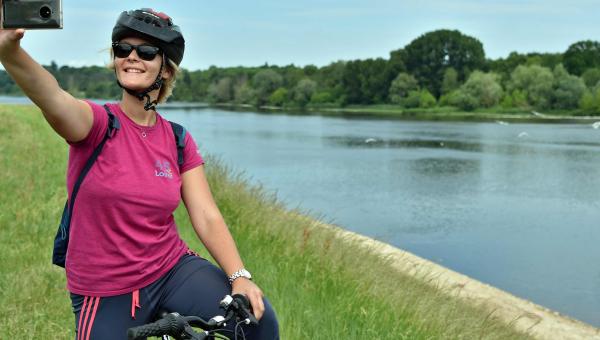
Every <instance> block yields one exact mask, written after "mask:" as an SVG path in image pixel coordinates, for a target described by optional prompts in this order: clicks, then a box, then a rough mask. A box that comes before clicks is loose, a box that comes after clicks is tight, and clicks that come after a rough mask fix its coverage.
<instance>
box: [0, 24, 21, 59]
mask: <svg viewBox="0 0 600 340" xmlns="http://www.w3.org/2000/svg"><path fill="white" fill-rule="evenodd" d="M24 35H25V30H24V29H22V28H19V29H16V30H5V29H0V58H2V59H4V58H5V57H6V56H7V55H8V54H9V53H11V52H13V51H15V50H16V49H17V48H18V47H19V46H20V42H21V39H22V38H23V36H24Z"/></svg>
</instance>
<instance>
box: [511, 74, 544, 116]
mask: <svg viewBox="0 0 600 340" xmlns="http://www.w3.org/2000/svg"><path fill="white" fill-rule="evenodd" d="M553 85H554V76H553V74H552V71H550V69H548V68H547V67H542V66H538V65H531V66H524V65H519V66H517V68H516V69H515V70H514V71H513V72H512V73H511V79H510V82H509V90H510V91H511V92H512V91H514V90H519V91H523V92H525V93H527V102H528V103H529V104H530V105H533V106H535V107H539V108H549V107H550V104H551V97H552V92H553Z"/></svg>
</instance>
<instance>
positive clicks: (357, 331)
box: [0, 106, 527, 340]
mask: <svg viewBox="0 0 600 340" xmlns="http://www.w3.org/2000/svg"><path fill="white" fill-rule="evenodd" d="M0 121H2V124H1V125H0V169H2V177H1V179H0V204H1V207H2V208H1V209H0V228H1V229H0V242H1V244H2V247H0V258H1V259H2V261H0V301H2V308H0V330H1V332H2V336H1V338H3V339H4V338H6V339H48V338H53V339H72V338H73V331H72V328H73V322H74V321H73V316H72V313H71V308H70V300H69V297H68V293H67V292H66V291H65V289H64V287H65V279H64V273H63V270H62V269H60V268H58V267H56V266H53V265H51V263H50V254H51V248H52V240H53V238H54V235H55V232H56V227H57V223H58V220H59V215H60V212H61V208H62V206H63V202H64V198H65V189H64V178H65V176H64V169H65V162H66V156H67V147H66V145H65V143H64V142H63V141H62V140H61V139H60V138H59V137H58V136H57V135H55V134H54V132H53V131H52V130H51V129H50V127H49V126H48V125H47V124H46V123H45V121H44V120H43V118H42V116H41V114H40V112H39V110H37V109H36V108H34V107H31V106H0ZM207 171H208V174H209V180H210V184H211V186H212V188H213V191H214V195H215V198H216V200H217V202H218V204H219V206H220V208H221V210H222V212H223V215H224V216H225V219H226V220H227V222H228V224H229V226H230V228H231V230H232V233H233V234H234V237H235V238H236V239H237V240H238V244H239V248H240V251H241V253H242V255H243V257H244V259H245V262H246V263H247V265H248V267H249V269H250V270H251V271H252V272H253V273H254V274H255V276H256V281H257V282H258V283H259V285H260V286H261V287H262V288H263V289H264V291H265V292H266V294H267V295H268V297H269V298H270V299H271V301H272V303H273V305H274V306H275V308H276V311H277V312H278V316H279V320H280V324H281V333H282V339H330V338H332V339H334V338H343V339H361V340H362V339H458V338H460V339H478V338H485V339H520V338H527V337H526V336H524V335H522V334H518V333H516V332H515V331H513V330H512V328H511V327H510V326H509V325H506V324H504V323H502V322H500V321H498V320H497V319H496V318H495V317H494V316H493V313H492V312H491V311H486V310H483V309H478V308H475V307H472V306H467V305H465V304H463V303H462V302H460V301H458V300H457V299H455V298H454V297H452V296H449V295H448V294H446V293H444V292H442V291H439V290H436V289H434V288H432V287H430V286H429V285H427V284H425V283H424V280H425V279H426V278H424V280H416V279H413V278H409V277H406V276H404V275H403V274H401V273H397V272H395V271H393V270H391V269H390V267H389V265H388V264H387V263H386V261H385V260H383V259H381V258H378V257H377V256H375V255H373V254H369V253H367V252H365V251H363V250H360V249H359V248H358V247H355V246H353V244H348V243H345V242H341V241H340V240H338V239H336V238H335V237H334V235H333V234H332V233H331V231H327V230H321V229H319V228H316V227H315V225H314V224H313V223H312V221H311V220H310V219H309V218H306V217H303V216H302V215H299V214H297V213H296V212H289V211H287V210H286V209H284V207H283V206H282V205H281V204H280V203H279V202H277V200H276V199H275V197H273V196H271V195H269V194H266V193H265V192H264V191H263V190H261V189H260V188H256V187H251V186H249V185H248V184H247V183H246V182H245V181H244V179H243V178H242V177H241V176H239V175H235V174H232V173H231V171H229V170H228V169H227V168H225V167H223V166H221V165H219V162H218V161H215V160H214V159H211V161H209V162H208V165H207ZM99 213H100V212H99ZM176 218H177V220H178V222H179V225H180V230H181V232H182V234H183V237H184V238H185V239H186V240H187V242H188V244H190V245H191V246H192V247H193V248H195V249H198V250H200V252H201V253H203V254H205V252H204V251H203V250H202V247H201V245H200V244H199V242H198V241H197V240H196V239H195V238H194V234H193V231H192V228H191V226H190V224H189V222H188V220H187V218H186V215H185V211H184V210H183V209H181V207H180V209H179V210H178V211H177V213H176Z"/></svg>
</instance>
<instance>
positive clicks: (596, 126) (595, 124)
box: [592, 122, 600, 130]
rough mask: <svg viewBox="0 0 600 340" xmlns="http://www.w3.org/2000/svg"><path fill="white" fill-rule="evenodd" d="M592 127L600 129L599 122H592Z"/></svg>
mask: <svg viewBox="0 0 600 340" xmlns="http://www.w3.org/2000/svg"><path fill="white" fill-rule="evenodd" d="M592 127H593V128H594V129H596V130H598V129H600V122H595V123H594V124H592Z"/></svg>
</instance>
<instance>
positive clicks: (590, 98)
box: [579, 88, 600, 114]
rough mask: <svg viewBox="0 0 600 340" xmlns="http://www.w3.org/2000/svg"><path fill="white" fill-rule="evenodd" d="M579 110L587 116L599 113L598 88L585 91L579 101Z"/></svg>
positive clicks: (599, 90)
mask: <svg viewBox="0 0 600 340" xmlns="http://www.w3.org/2000/svg"><path fill="white" fill-rule="evenodd" d="M579 108H580V109H581V110H583V111H584V112H586V113H588V114H599V113H600V88H597V89H594V90H592V91H590V90H586V91H585V93H584V94H583V96H581V99H580V101H579Z"/></svg>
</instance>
